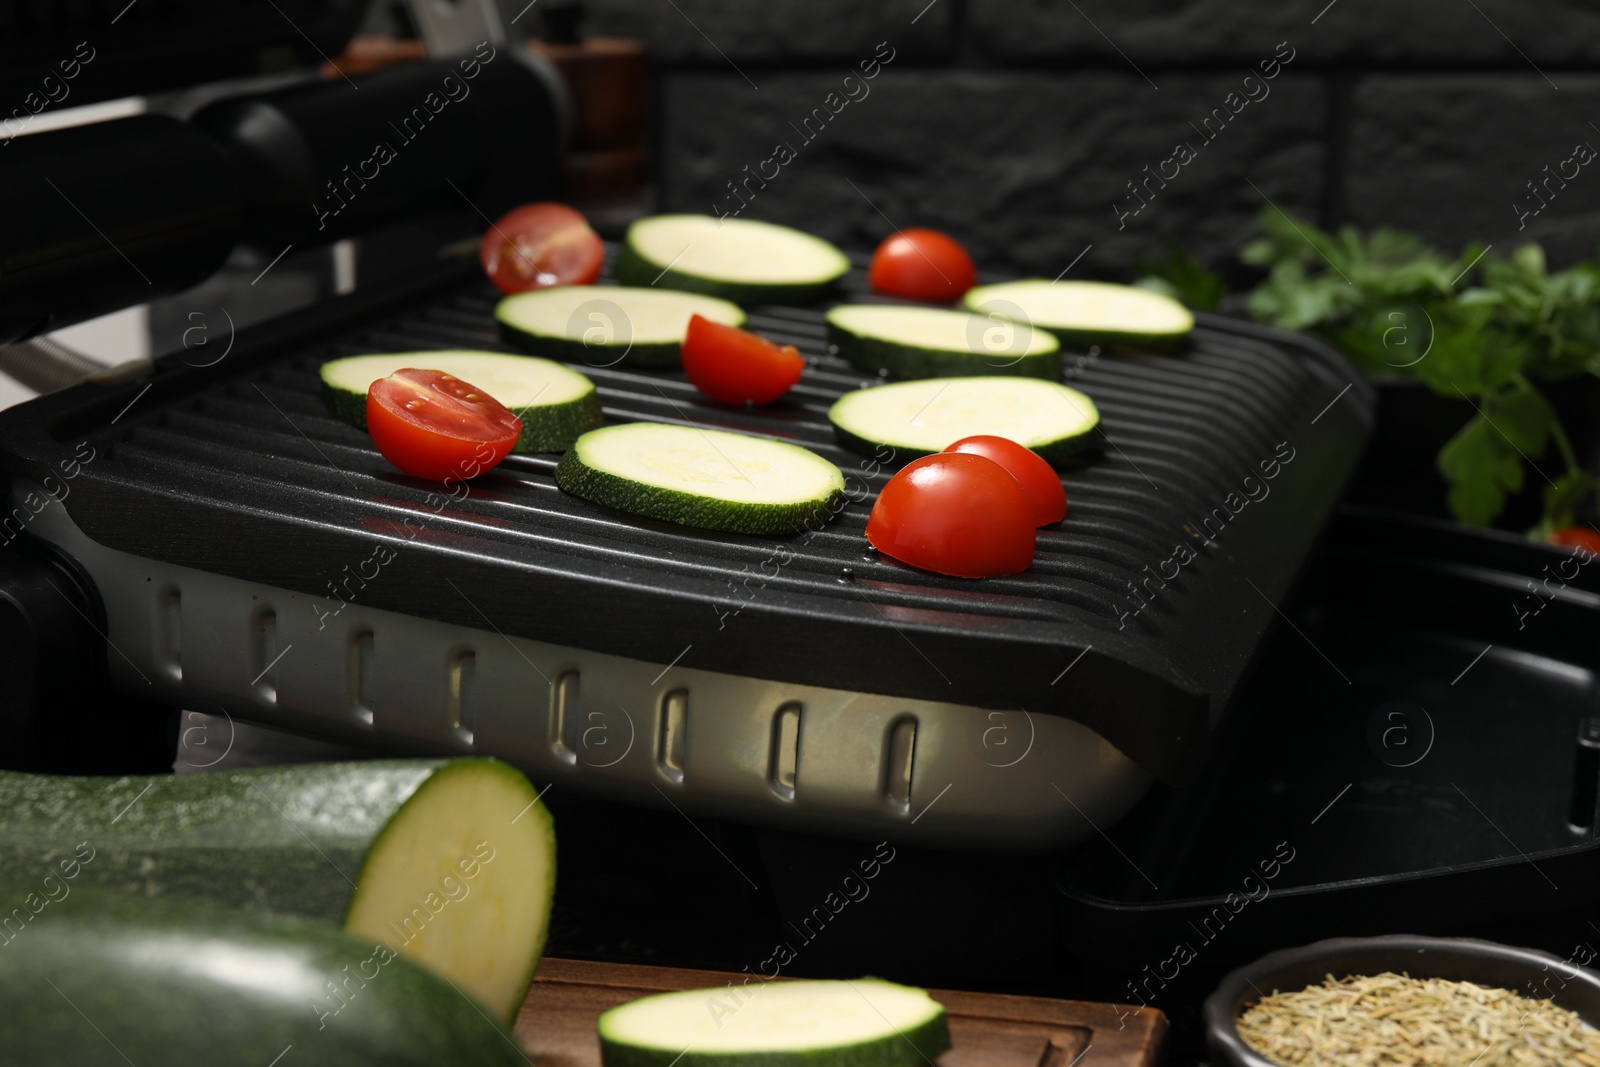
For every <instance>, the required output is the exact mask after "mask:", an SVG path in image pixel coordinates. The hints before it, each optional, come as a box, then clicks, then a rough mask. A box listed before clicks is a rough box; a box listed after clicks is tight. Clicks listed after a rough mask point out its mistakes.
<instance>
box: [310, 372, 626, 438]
mask: <svg viewBox="0 0 1600 1067" xmlns="http://www.w3.org/2000/svg"><path fill="white" fill-rule="evenodd" d="M404 367H417V368H420V369H424V370H438V371H443V372H444V373H446V374H452V375H454V376H455V377H457V378H460V379H461V380H462V381H464V382H469V383H471V384H472V385H475V386H477V387H478V388H480V389H482V390H483V391H484V392H486V393H488V394H489V395H490V396H492V397H494V398H495V399H496V400H498V401H499V402H500V403H502V404H504V405H505V406H506V407H507V408H510V409H511V411H512V413H513V414H515V415H516V416H517V418H519V419H521V420H522V436H521V437H519V438H518V439H517V443H516V444H515V445H513V446H512V449H511V450H512V451H513V452H560V451H563V450H565V449H566V448H568V447H569V446H571V444H572V442H574V441H576V440H577V439H578V437H579V436H580V435H581V434H583V433H584V432H585V431H587V430H592V429H594V428H595V427H596V426H599V425H600V423H601V421H602V416H601V414H600V394H599V393H597V392H596V391H595V387H594V383H593V382H591V381H590V380H589V379H588V378H586V377H584V376H583V375H582V374H579V373H578V372H577V371H575V370H572V369H570V368H568V367H564V366H562V365H561V364H559V363H556V362H554V361H552V360H549V359H537V358H534V357H531V356H518V355H511V354H508V353H505V352H484V351H475V350H449V351H439V352H384V353H378V354H374V355H365V356H346V357H345V358H343V359H333V360H329V361H328V362H326V363H324V364H323V365H322V367H321V370H320V371H319V372H318V373H319V375H320V377H321V379H322V392H323V399H324V400H325V401H326V402H327V405H328V409H329V410H330V411H331V412H332V413H333V414H334V415H335V416H336V417H338V418H340V419H343V420H344V421H346V422H349V423H351V424H353V425H354V426H356V427H358V428H360V429H363V430H364V429H366V428H367V389H368V388H369V387H370V386H371V385H372V383H373V382H375V381H377V380H379V379H380V378H387V377H388V376H389V375H391V374H393V373H394V372H395V371H397V370H400V369H402V368H404Z"/></svg>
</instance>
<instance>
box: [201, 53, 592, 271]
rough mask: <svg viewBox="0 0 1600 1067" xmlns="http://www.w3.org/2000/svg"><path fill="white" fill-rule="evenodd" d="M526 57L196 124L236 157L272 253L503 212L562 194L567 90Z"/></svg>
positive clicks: (246, 222)
mask: <svg viewBox="0 0 1600 1067" xmlns="http://www.w3.org/2000/svg"><path fill="white" fill-rule="evenodd" d="M532 62H533V61H532V60H531V58H530V57H527V56H526V55H525V54H524V53H522V52H521V50H519V49H514V48H512V47H510V46H506V45H502V46H494V45H491V44H488V43H485V44H483V45H480V46H478V48H477V49H476V51H475V53H473V54H469V55H467V56H465V57H462V58H459V59H453V60H426V61H422V62H417V63H407V64H404V65H401V66H397V67H391V68H389V69H387V70H383V71H380V72H377V73H375V74H370V75H367V76H365V77H363V78H361V79H359V89H357V88H356V86H355V83H351V82H347V81H344V80H340V79H336V80H333V81H329V82H322V83H313V84H307V85H297V86H293V87H290V88H287V89H281V90H278V91H276V92H271V93H266V94H262V95H259V96H252V97H241V98H235V99H230V100H223V101H218V102H217V103H214V104H211V105H209V106H208V107H206V108H204V109H202V110H201V111H200V112H198V113H197V114H196V115H195V116H194V118H193V119H192V120H191V122H192V123H193V124H194V125H195V126H196V127H197V128H199V129H202V130H205V131H206V132H207V133H209V134H210V135H211V136H212V137H213V138H214V139H215V140H216V141H217V143H219V144H221V145H222V146H223V147H224V149H225V150H226V151H227V152H228V153H229V154H230V155H231V156H232V157H233V159H234V160H235V163H236V166H237V168H238V172H239V175H240V181H241V192H242V201H243V205H244V215H243V236H244V239H245V240H247V241H250V242H252V243H255V244H258V245H260V246H261V247H262V248H263V249H265V250H267V251H268V252H269V253H271V254H276V253H277V252H278V251H280V250H281V249H282V248H283V247H284V246H285V245H288V244H294V245H297V246H302V245H307V244H320V243H326V242H329V241H335V240H339V239H341V238H345V237H350V236H354V235H357V234H360V233H361V232H363V231H365V230H369V229H371V228H373V227H374V226H377V225H380V224H382V223H385V222H389V221H391V220H394V219H398V218H401V217H404V216H406V215H409V214H414V213H416V212H420V211H428V210H435V209H445V208H453V209H455V210H458V211H465V210H473V211H475V212H476V213H478V214H480V215H484V216H487V217H488V218H494V217H495V216H496V215H498V214H500V213H502V212H504V211H507V210H509V209H510V208H512V207H515V206H516V205H517V204H520V203H523V202H525V201H528V200H535V199H541V198H545V197H549V196H550V195H552V193H553V192H554V190H555V183H556V174H557V164H558V160H559V154H560V150H561V142H560V132H561V121H562V119H563V118H564V116H563V115H562V114H561V110H560V101H559V98H558V91H557V90H555V89H553V88H552V86H551V84H550V83H549V81H547V80H546V79H545V78H543V77H541V75H540V73H539V72H537V71H536V70H535V69H534V68H533V66H532Z"/></svg>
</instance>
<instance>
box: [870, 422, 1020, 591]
mask: <svg viewBox="0 0 1600 1067" xmlns="http://www.w3.org/2000/svg"><path fill="white" fill-rule="evenodd" d="M867 541H868V542H870V543H871V545H872V547H873V548H876V549H877V550H878V551H879V552H882V553H883V554H884V555H886V556H893V557H894V558H895V559H897V560H899V561H900V562H902V563H909V564H911V565H912V566H913V567H921V568H922V569H923V570H929V571H935V572H937V573H939V574H948V575H951V576H953V577H956V578H995V577H998V576H1000V575H1002V574H1016V573H1018V572H1019V571H1025V570H1027V569H1028V568H1029V567H1030V566H1032V564H1033V548H1034V523H1033V503H1032V502H1031V501H1030V500H1029V499H1028V494H1027V492H1026V491H1025V490H1024V489H1023V488H1022V485H1021V483H1020V482H1018V481H1017V480H1016V479H1015V478H1013V477H1012V476H1011V474H1010V472H1008V471H1007V470H1006V469H1005V468H1004V467H1002V466H1000V464H998V463H996V462H995V461H994V460H992V459H987V458H985V457H983V456H978V455H973V454H971V453H966V452H938V453H935V454H934V455H931V456H923V457H922V458H921V459H914V460H912V461H911V462H910V463H908V464H906V465H905V466H904V467H903V468H901V470H900V471H899V472H898V473H897V474H895V476H894V477H893V478H890V479H889V484H888V485H886V486H884V487H883V491H882V492H881V493H879V494H878V499H877V501H876V502H875V503H874V504H873V505H872V514H871V515H869V516H868V517H867Z"/></svg>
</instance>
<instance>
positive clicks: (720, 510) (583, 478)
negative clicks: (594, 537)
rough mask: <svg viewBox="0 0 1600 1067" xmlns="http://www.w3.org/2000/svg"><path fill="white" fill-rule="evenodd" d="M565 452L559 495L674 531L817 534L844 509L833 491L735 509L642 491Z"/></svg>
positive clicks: (678, 493) (670, 493)
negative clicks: (821, 496) (822, 496)
mask: <svg viewBox="0 0 1600 1067" xmlns="http://www.w3.org/2000/svg"><path fill="white" fill-rule="evenodd" d="M578 451H579V450H578V449H577V448H569V449H568V450H567V451H566V453H565V454H564V455H563V456H562V457H561V462H559V463H557V464H556V473H555V479H556V485H557V486H559V487H560V488H561V489H562V490H563V491H564V492H568V493H571V494H572V495H573V496H577V497H582V498H583V499H584V500H588V501H591V502H593V503H596V504H600V505H602V506H604V507H609V508H616V509H617V510H619V511H626V512H629V513H630V514H633V515H642V516H644V517H646V518H650V519H659V520H661V521H662V522H672V523H677V524H678V525H679V526H694V527H698V528H699V529H702V530H721V531H724V532H727V533H744V534H756V535H764V536H770V535H781V534H794V533H802V532H804V531H806V530H815V529H819V528H821V527H822V526H824V525H826V524H827V522H828V520H829V519H831V518H833V516H835V515H837V514H838V513H839V511H840V509H842V508H843V507H844V502H845V495H844V491H843V490H840V489H835V490H834V491H833V492H832V493H831V494H829V496H828V497H827V499H825V500H808V501H802V502H800V503H796V504H736V503H733V502H732V501H727V500H711V499H707V498H706V497H701V496H695V495H694V494H693V493H685V492H681V491H679V490H677V489H663V488H660V487H658V486H651V485H641V484H640V483H638V482H635V481H633V480H631V479H628V478H623V477H620V476H619V475H615V474H612V473H610V472H609V471H604V470H600V469H599V468H596V467H591V466H589V465H588V464H587V463H585V462H584V461H583V460H582V459H581V458H579V456H578Z"/></svg>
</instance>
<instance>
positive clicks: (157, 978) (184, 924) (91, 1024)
mask: <svg viewBox="0 0 1600 1067" xmlns="http://www.w3.org/2000/svg"><path fill="white" fill-rule="evenodd" d="M105 858H107V857H106V856H105V855H104V854H103V853H101V852H99V851H96V852H95V853H94V856H93V858H92V859H89V860H87V861H83V860H79V859H77V857H76V856H74V857H73V861H74V862H76V863H78V864H79V865H80V867H81V871H80V876H79V877H78V878H75V879H65V878H64V877H61V876H57V875H50V876H44V875H40V876H39V877H37V878H33V877H23V876H22V874H23V872H20V871H16V870H10V871H8V872H7V874H6V880H5V882H4V883H0V893H3V897H0V899H3V900H4V901H5V902H6V903H8V904H9V903H11V902H13V901H14V902H15V904H16V906H17V907H20V908H23V909H25V910H30V909H31V908H32V907H33V906H37V904H38V902H39V901H43V902H44V903H43V905H42V906H41V907H40V909H39V910H38V911H37V912H34V913H33V915H32V918H31V919H30V920H29V921H28V923H27V924H26V925H25V927H23V928H22V929H20V930H10V931H8V940H6V941H5V943H4V946H3V947H0V1002H3V1003H4V1004H5V1005H6V1010H5V1012H4V1013H3V1014H0V1063H6V1064H17V1065H22V1064H51V1065H53V1067H79V1065H82V1067H89V1065H91V1064H92V1065H95V1067H103V1065H105V1064H121V1063H124V1062H126V1063H133V1064H138V1065H139V1067H148V1065H152V1064H160V1065H163V1067H189V1065H195V1067H201V1065H203V1067H226V1065H233V1064H237V1065H240V1067H246V1065H248V1067H269V1065H270V1067H296V1065H304V1064H316V1065H318V1067H356V1065H367V1064H394V1065H415V1067H454V1065H460V1067H468V1065H471V1067H497V1065H514V1067H526V1064H527V1059H526V1057H525V1056H524V1055H523V1053H522V1051H521V1049H520V1048H518V1047H517V1046H516V1044H515V1043H514V1040H513V1039H512V1037H511V1035H510V1034H509V1033H508V1032H507V1031H506V1030H505V1028H504V1027H502V1026H501V1025H500V1024H499V1023H497V1022H495V1021H494V1020H493V1019H491V1018H490V1017H489V1016H488V1015H487V1014H486V1013H485V1012H484V1011H483V1009H482V1008H480V1007H479V1006H478V1005H476V1004H474V1003H473V1002H472V1001H471V1000H469V999H468V998H467V996H466V995H465V994H464V993H462V992H461V991H460V990H458V989H455V988H452V987H451V985H450V984H449V983H448V982H446V981H445V980H443V979H441V978H439V977H437V976H435V975H433V974H431V973H429V972H428V971H426V970H424V969H422V968H421V967H418V966H415V965H414V964H412V963H409V962H408V961H406V960H405V959H403V958H401V957H399V956H397V955H396V954H395V953H394V952H393V951H392V950H390V949H389V948H388V947H387V946H385V945H382V944H374V943H372V942H370V941H362V940H359V939H357V938H355V937H352V936H351V935H349V934H346V933H344V932H342V931H340V930H338V929H335V928H332V927H329V926H327V925H326V924H324V923H317V922H312V921H308V920H305V919H298V918H294V917H292V916H282V915H272V914H268V913H265V912H260V911H245V910H241V909H237V908H228V907H223V906H220V905H217V904H212V903H210V902H208V901H203V900H192V899H183V898H181V897H177V896H171V897H158V898H149V897H136V896H131V895H129V894H126V893H114V892H110V891H107V890H104V889H94V888H88V887H82V886H78V885H77V883H78V882H80V881H81V880H82V875H84V874H87V872H88V871H89V870H91V869H92V868H93V866H94V864H96V863H99V862H101V861H102V860H103V859H105ZM47 877H48V878H49V881H48V882H47V881H46V878H47ZM30 900H32V901H34V903H33V904H30V903H28V901H30Z"/></svg>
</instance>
